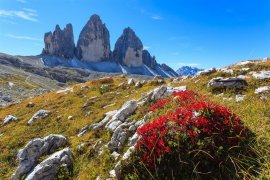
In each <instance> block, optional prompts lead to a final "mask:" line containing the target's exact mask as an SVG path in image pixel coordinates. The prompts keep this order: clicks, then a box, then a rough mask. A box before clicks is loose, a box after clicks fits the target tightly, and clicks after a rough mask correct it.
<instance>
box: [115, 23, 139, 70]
mask: <svg viewBox="0 0 270 180" xmlns="http://www.w3.org/2000/svg"><path fill="white" fill-rule="evenodd" d="M142 51H143V44H142V42H141V40H140V39H139V38H138V37H137V36H136V34H135V32H134V31H133V30H132V29H131V28H129V27H128V28H126V29H124V31H123V34H122V35H121V36H120V38H119V39H118V40H117V41H116V44H115V48H114V51H113V58H114V60H116V61H117V62H119V63H120V64H122V65H125V66H128V67H140V66H142V65H143V59H142Z"/></svg>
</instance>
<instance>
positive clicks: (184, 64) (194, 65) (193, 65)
mask: <svg viewBox="0 0 270 180" xmlns="http://www.w3.org/2000/svg"><path fill="white" fill-rule="evenodd" d="M177 65H178V66H191V67H198V66H200V64H198V63H177Z"/></svg>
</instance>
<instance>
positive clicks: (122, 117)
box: [105, 100, 138, 132]
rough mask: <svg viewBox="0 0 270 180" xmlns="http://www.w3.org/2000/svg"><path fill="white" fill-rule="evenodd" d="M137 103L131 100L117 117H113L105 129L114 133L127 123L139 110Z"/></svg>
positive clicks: (117, 113)
mask: <svg viewBox="0 0 270 180" xmlns="http://www.w3.org/2000/svg"><path fill="white" fill-rule="evenodd" d="M137 106H138V104H137V101H135V100H131V101H127V102H126V103H125V104H124V105H123V106H122V107H121V109H119V110H118V111H117V112H116V113H115V115H113V117H112V119H111V121H109V122H108V123H107V124H106V126H105V128H106V129H108V130H109V131H111V132H114V130H115V129H116V128H117V127H118V126H119V125H121V124H123V123H124V122H126V121H127V118H128V117H129V116H130V115H132V114H133V113H134V112H135V110H136V109H137Z"/></svg>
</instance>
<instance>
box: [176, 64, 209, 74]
mask: <svg viewBox="0 0 270 180" xmlns="http://www.w3.org/2000/svg"><path fill="white" fill-rule="evenodd" d="M203 70H204V69H199V68H197V67H191V66H182V67H181V68H179V69H178V70H177V71H176V72H177V74H178V75H179V76H194V75H196V74H197V73H198V72H199V71H203Z"/></svg>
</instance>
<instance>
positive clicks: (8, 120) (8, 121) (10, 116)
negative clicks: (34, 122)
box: [3, 115, 18, 125]
mask: <svg viewBox="0 0 270 180" xmlns="http://www.w3.org/2000/svg"><path fill="white" fill-rule="evenodd" d="M16 120H18V118H16V117H15V116H13V115H8V116H6V117H5V119H4V121H3V125H7V124H8V123H10V122H12V121H16Z"/></svg>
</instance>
